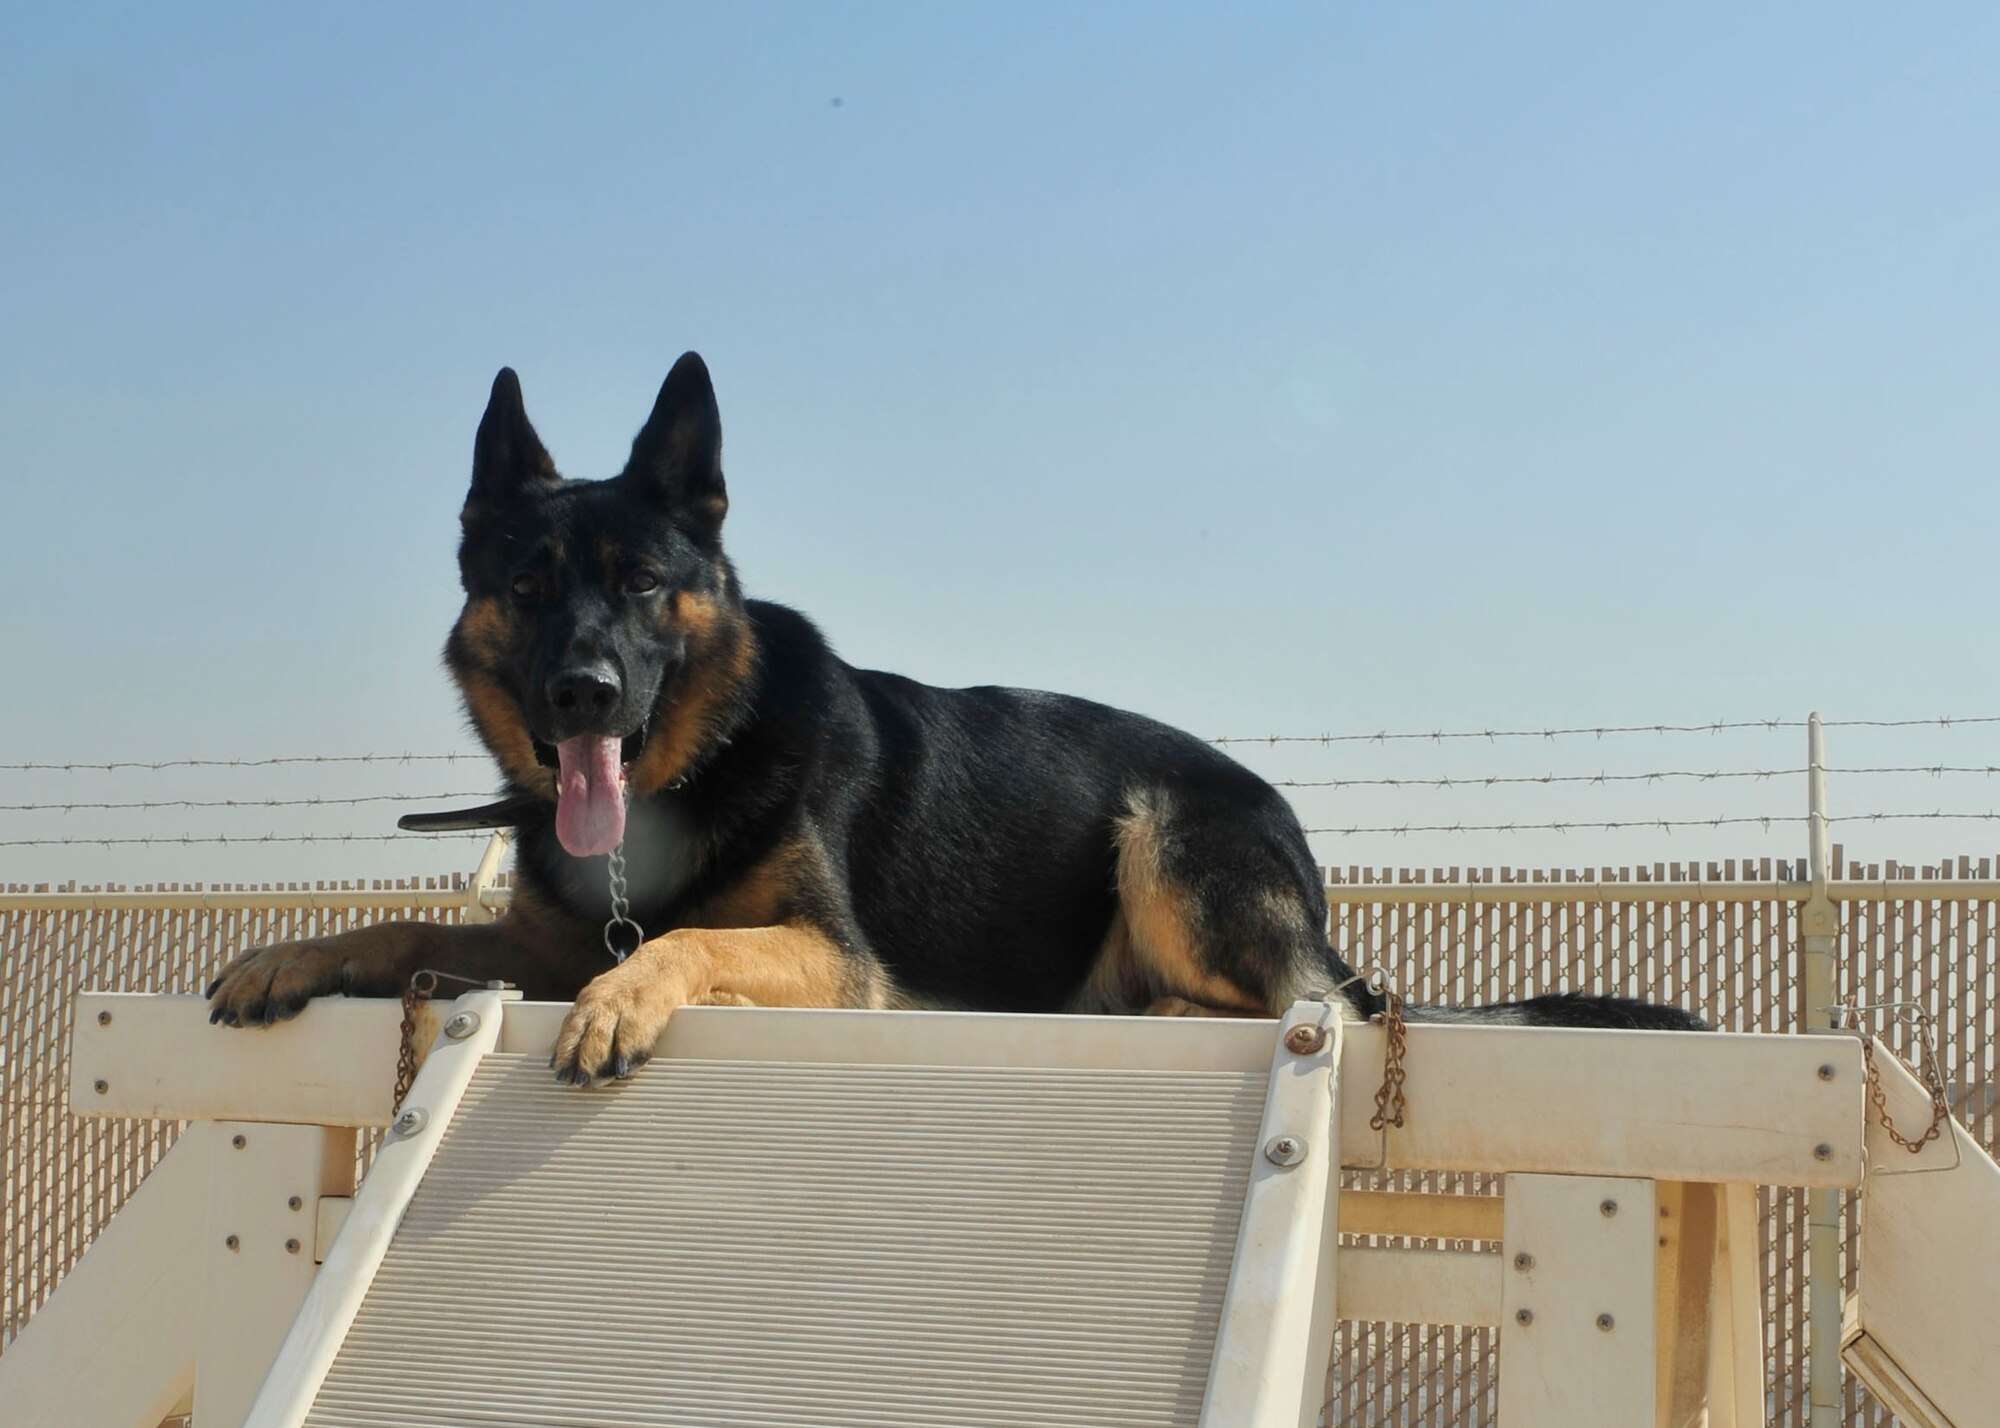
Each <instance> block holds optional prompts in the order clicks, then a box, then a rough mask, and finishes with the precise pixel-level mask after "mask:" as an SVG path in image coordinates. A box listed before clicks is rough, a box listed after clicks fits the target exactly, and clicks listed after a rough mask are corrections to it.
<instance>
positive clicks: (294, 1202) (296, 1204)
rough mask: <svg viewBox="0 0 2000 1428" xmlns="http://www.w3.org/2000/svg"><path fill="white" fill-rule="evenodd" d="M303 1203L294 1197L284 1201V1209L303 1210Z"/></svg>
mask: <svg viewBox="0 0 2000 1428" xmlns="http://www.w3.org/2000/svg"><path fill="white" fill-rule="evenodd" d="M305 1203H306V1202H305V1201H303V1200H301V1199H300V1198H299V1197H298V1196H296V1195H294V1196H292V1198H291V1199H289V1200H287V1201H285V1208H286V1209H288V1210H297V1209H301V1208H303V1207H304V1205H305Z"/></svg>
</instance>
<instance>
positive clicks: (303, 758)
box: [0, 714, 2000, 773]
mask: <svg viewBox="0 0 2000 1428" xmlns="http://www.w3.org/2000/svg"><path fill="white" fill-rule="evenodd" d="M1820 724H1821V727H1822V728H1827V729H1926V728H1927V729H1955V728H1958V727H1959V726H1961V725H1984V724H2000V714H1977V715H1955V714H1940V715H1932V716H1928V717H1925V718H1921V719H1823V720H1821V721H1820ZM1805 727H1806V721H1805V720H1803V719H1711V720H1708V721H1706V722H1702V723H1693V724H1664V723H1662V724H1576V725H1553V726H1548V727H1544V728H1527V729H1380V730H1376V731H1373V732H1367V733H1347V734H1336V733H1332V732H1327V733H1320V734H1228V735H1223V736H1221V737H1218V738H1212V739H1210V740H1208V742H1209V743H1211V744H1217V745H1235V744H1387V743H1408V742H1429V743H1445V742H1452V741H1465V740H1480V739H1483V740H1487V741H1489V742H1497V741H1499V740H1502V739H1566V738H1591V739H1602V738H1608V737H1612V736H1614V735H1623V734H1719V733H1724V732H1728V731H1731V730H1741V729H1759V730H1764V731H1772V730H1778V729H1803V728H1805ZM486 757H487V756H486V755H485V754H484V753H481V752H473V751H457V752H451V753H433V754H418V753H398V754H279V755H273V756H271V757H268V758H261V759H114V760H108V761H105V762H101V763H100V762H92V761H87V760H80V759H63V760H37V761H28V762H24V763H0V773H109V772H115V771H120V770H124V771H133V770H136V771H142V772H147V773H155V772H159V771H161V770H164V769H248V768H275V767H279V766H282V765H292V764H424V763H458V762H460V761H463V760H468V759H470V760H483V759H485V758H486Z"/></svg>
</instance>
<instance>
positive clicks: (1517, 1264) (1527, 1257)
mask: <svg viewBox="0 0 2000 1428" xmlns="http://www.w3.org/2000/svg"><path fill="white" fill-rule="evenodd" d="M1534 1267H1535V1257H1534V1256H1533V1255H1531V1254H1527V1253H1525V1252H1523V1253H1521V1254H1517V1255H1515V1256H1514V1268H1516V1269H1518V1270H1520V1271H1521V1273H1523V1274H1526V1273H1527V1272H1528V1271H1529V1270H1531V1269H1533V1268H1534Z"/></svg>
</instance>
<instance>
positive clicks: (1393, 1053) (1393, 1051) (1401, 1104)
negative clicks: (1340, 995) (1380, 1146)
mask: <svg viewBox="0 0 2000 1428" xmlns="http://www.w3.org/2000/svg"><path fill="white" fill-rule="evenodd" d="M1378 990H1379V991H1380V993H1381V997H1382V1010H1381V1011H1379V1012H1377V1013H1375V1015H1374V1016H1372V1017H1370V1018H1369V1020H1370V1021H1373V1022H1377V1023H1379V1024H1380V1025H1381V1026H1382V1027H1383V1028H1384V1029H1385V1030H1386V1031H1387V1033H1388V1042H1389V1046H1388V1050H1387V1051H1386V1052H1385V1053H1384V1055H1383V1057H1382V1089H1381V1090H1379V1091H1377V1092H1376V1093H1375V1114H1374V1115H1373V1116H1371V1117H1369V1120H1368V1128H1369V1129H1370V1130H1378V1131H1379V1130H1382V1129H1385V1128H1386V1127H1388V1126H1395V1127H1396V1128H1397V1129H1398V1130H1401V1129H1402V1126H1403V1112H1404V1111H1405V1110H1406V1109H1407V1106H1406V1103H1405V1101H1404V1099H1403V1050H1404V1046H1405V1042H1404V1033H1405V1030H1406V1028H1405V1027H1404V1025H1403V997H1402V993H1400V992H1398V991H1397V990H1396V989H1395V988H1394V987H1391V986H1389V985H1387V984H1386V983H1384V984H1382V985H1381V986H1380V988H1379V989H1378Z"/></svg>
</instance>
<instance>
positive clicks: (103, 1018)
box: [97, 1011, 111, 1026]
mask: <svg viewBox="0 0 2000 1428" xmlns="http://www.w3.org/2000/svg"><path fill="white" fill-rule="evenodd" d="M97 1024H98V1025H99V1026H109V1025H111V1013H110V1012H108V1011H101V1012H99V1013H98V1014H97Z"/></svg>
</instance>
